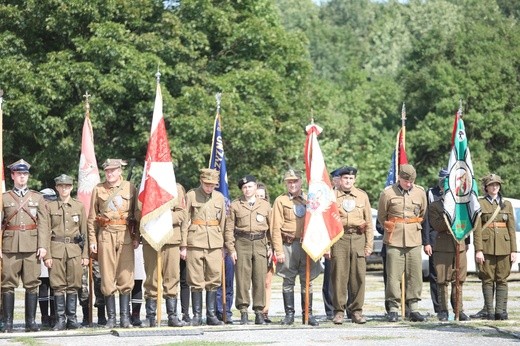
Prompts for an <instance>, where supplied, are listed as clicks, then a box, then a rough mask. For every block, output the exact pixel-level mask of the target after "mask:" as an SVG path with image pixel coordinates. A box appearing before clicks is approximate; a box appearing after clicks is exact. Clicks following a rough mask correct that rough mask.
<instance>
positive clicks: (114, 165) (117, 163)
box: [102, 159, 127, 170]
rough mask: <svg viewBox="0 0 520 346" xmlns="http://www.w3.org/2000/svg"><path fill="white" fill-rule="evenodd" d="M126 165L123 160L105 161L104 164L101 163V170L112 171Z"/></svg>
mask: <svg viewBox="0 0 520 346" xmlns="http://www.w3.org/2000/svg"><path fill="white" fill-rule="evenodd" d="M126 165H127V163H126V161H125V160H121V159H107V160H106V161H105V162H103V165H102V167H103V169H104V170H106V169H113V168H121V167H122V166H126Z"/></svg>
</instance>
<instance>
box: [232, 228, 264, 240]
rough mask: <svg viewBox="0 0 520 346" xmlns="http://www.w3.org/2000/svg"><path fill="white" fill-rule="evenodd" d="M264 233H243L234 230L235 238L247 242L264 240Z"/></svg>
mask: <svg viewBox="0 0 520 346" xmlns="http://www.w3.org/2000/svg"><path fill="white" fill-rule="evenodd" d="M265 233H266V232H244V231H238V230H235V237H238V238H245V239H249V240H260V239H264V238H265Z"/></svg>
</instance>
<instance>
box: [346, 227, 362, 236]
mask: <svg viewBox="0 0 520 346" xmlns="http://www.w3.org/2000/svg"><path fill="white" fill-rule="evenodd" d="M357 233H359V232H358V229H357V228H356V227H346V228H345V229H344V230H343V234H357Z"/></svg>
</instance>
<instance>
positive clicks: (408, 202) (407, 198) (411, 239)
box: [377, 183, 427, 247]
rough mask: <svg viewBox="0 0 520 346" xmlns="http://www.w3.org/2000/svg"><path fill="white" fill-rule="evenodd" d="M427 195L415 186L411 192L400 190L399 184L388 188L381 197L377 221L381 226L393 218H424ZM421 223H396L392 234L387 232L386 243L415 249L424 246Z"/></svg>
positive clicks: (419, 187)
mask: <svg viewBox="0 0 520 346" xmlns="http://www.w3.org/2000/svg"><path fill="white" fill-rule="evenodd" d="M426 206H427V200H426V193H425V192H424V189H423V188H422V187H421V186H419V185H416V184H414V185H413V187H412V188H411V189H410V190H409V191H405V190H403V189H401V188H400V186H399V183H396V184H394V185H390V186H388V187H386V188H385V189H384V190H383V192H381V196H380V197H379V206H378V210H377V219H378V221H379V223H381V225H384V222H385V221H387V220H390V219H391V218H394V217H396V218H401V219H404V218H406V219H408V218H424V215H425V213H426ZM421 230H422V226H421V223H420V222H413V223H404V222H396V224H395V229H394V231H393V233H392V234H389V232H386V231H385V235H384V243H385V244H387V245H390V246H395V247H415V246H419V245H422V235H421Z"/></svg>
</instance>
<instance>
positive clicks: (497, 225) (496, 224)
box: [488, 222, 507, 228]
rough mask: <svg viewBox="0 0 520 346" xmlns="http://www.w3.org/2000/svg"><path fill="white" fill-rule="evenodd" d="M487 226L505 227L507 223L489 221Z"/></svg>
mask: <svg viewBox="0 0 520 346" xmlns="http://www.w3.org/2000/svg"><path fill="white" fill-rule="evenodd" d="M488 227H494V228H507V223H505V222H491V223H490V224H489V226H488Z"/></svg>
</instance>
